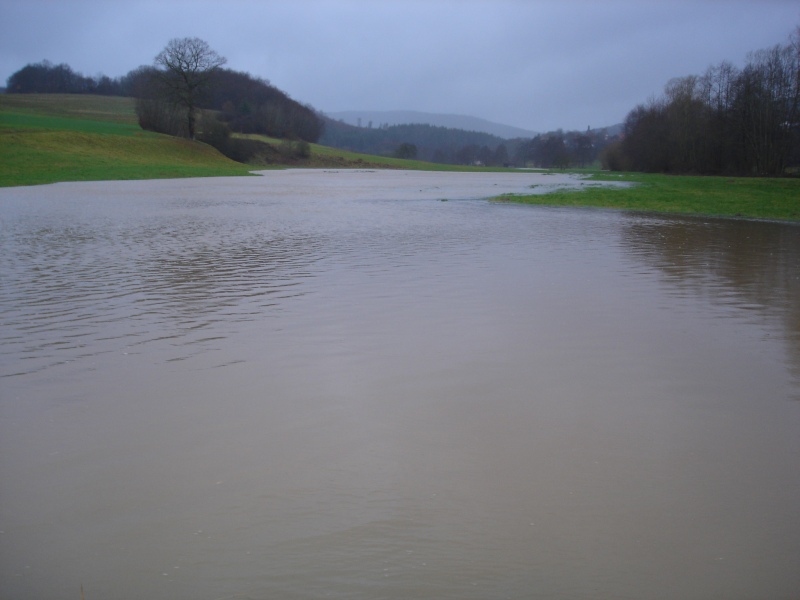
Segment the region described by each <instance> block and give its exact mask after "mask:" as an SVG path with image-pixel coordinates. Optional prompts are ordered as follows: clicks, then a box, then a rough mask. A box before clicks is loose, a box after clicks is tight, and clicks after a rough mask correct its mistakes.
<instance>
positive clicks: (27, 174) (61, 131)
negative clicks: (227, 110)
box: [0, 94, 474, 186]
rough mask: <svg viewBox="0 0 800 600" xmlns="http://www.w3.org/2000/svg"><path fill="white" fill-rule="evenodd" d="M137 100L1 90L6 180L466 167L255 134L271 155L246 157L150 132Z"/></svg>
mask: <svg viewBox="0 0 800 600" xmlns="http://www.w3.org/2000/svg"><path fill="white" fill-rule="evenodd" d="M134 104H135V101H134V100H133V99H132V98H120V97H108V96H90V95H70V94H0V186H15V185H35V184H42V183H53V182H57V181H96V180H119V179H162V178H175V177H215V176H226V175H227V176H230V175H248V174H249V173H250V172H251V171H253V170H256V169H264V168H269V167H280V166H292V167H341V168H364V167H367V168H396V169H397V168H400V169H424V170H438V169H447V170H460V169H458V168H453V167H449V166H445V165H433V164H430V163H423V162H421V161H408V160H400V159H395V158H386V157H378V156H371V155H366V154H357V153H354V152H347V151H345V150H337V149H334V148H328V147H325V146H320V145H317V144H311V145H310V146H311V155H310V156H309V157H307V158H286V159H284V158H282V156H281V151H280V145H281V143H282V140H276V139H273V138H267V137H264V136H248V137H254V138H257V139H259V140H260V141H262V142H264V144H266V145H265V149H266V150H267V152H266V154H267V156H266V158H265V159H264V160H257V161H255V162H253V163H251V164H242V163H238V162H235V161H233V160H230V159H229V158H226V157H225V156H223V155H222V154H221V153H220V152H218V151H217V150H215V149H214V148H212V147H211V146H209V145H207V144H203V143H200V142H196V141H191V140H186V139H181V138H175V137H172V136H167V135H161V134H157V133H153V132H149V131H143V130H142V129H141V128H140V127H139V125H138V123H137V120H136V114H135V111H134ZM465 170H466V168H465ZM469 170H474V169H469Z"/></svg>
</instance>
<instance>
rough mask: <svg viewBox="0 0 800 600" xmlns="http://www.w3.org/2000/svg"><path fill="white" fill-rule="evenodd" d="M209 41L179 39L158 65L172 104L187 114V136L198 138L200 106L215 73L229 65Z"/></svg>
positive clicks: (167, 97)
mask: <svg viewBox="0 0 800 600" xmlns="http://www.w3.org/2000/svg"><path fill="white" fill-rule="evenodd" d="M226 62H227V61H226V59H225V58H224V57H222V56H220V55H219V54H217V53H216V52H215V51H214V50H212V49H211V47H210V46H209V45H208V43H207V42H205V41H203V40H201V39H199V38H196V37H187V38H175V39H172V40H170V42H169V43H168V44H167V45H166V47H165V48H164V49H163V50H162V51H161V52H160V53H159V54H158V56H156V58H155V61H154V64H155V67H156V69H157V72H158V79H159V81H160V83H161V86H162V89H163V92H164V94H165V96H166V99H167V101H168V102H170V103H171V104H173V105H174V106H176V107H179V108H180V109H181V110H182V111H184V112H185V115H186V134H187V135H188V136H189V137H190V138H192V139H194V137H195V123H196V119H197V114H196V113H197V107H198V102H199V101H200V99H201V97H202V96H203V94H204V93H205V92H206V91H207V89H208V85H209V82H210V80H211V76H212V74H213V73H214V71H215V70H217V69H218V68H219V67H221V66H222V65H224V64H225V63H226Z"/></svg>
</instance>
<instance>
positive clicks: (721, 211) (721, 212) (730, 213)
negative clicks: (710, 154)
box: [498, 171, 800, 221]
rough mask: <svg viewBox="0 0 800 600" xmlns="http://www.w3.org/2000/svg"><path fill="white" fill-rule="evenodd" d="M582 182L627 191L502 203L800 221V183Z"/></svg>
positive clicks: (598, 174) (638, 178)
mask: <svg viewBox="0 0 800 600" xmlns="http://www.w3.org/2000/svg"><path fill="white" fill-rule="evenodd" d="M584 181H597V182H600V181H619V182H625V183H629V184H632V185H630V186H629V187H624V188H621V187H598V186H594V185H585V186H581V187H580V188H574V189H557V190H554V191H552V192H549V193H545V194H531V195H511V194H509V195H504V196H500V197H499V198H498V200H503V201H511V202H521V203H525V204H539V205H548V206H592V207H599V208H614V209H623V210H633V211H648V212H665V213H680V214H690V215H708V216H724V217H746V218H756V219H778V220H787V221H800V179H797V178H788V177H786V178H767V177H701V176H691V175H685V176H684V175H661V174H650V173H610V172H605V171H595V172H590V173H589V175H588V177H587V178H586V179H585V180H584Z"/></svg>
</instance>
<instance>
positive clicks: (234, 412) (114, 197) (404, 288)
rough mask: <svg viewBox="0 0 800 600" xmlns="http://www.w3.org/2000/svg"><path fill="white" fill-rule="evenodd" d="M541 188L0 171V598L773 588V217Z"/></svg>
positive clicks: (792, 228)
mask: <svg viewBox="0 0 800 600" xmlns="http://www.w3.org/2000/svg"><path fill="white" fill-rule="evenodd" d="M567 181H569V180H568V179H563V180H562V179H559V178H558V177H557V176H545V175H541V174H535V173H525V174H516V173H513V174H453V173H413V172H385V171H377V172H367V171H324V170H318V171H299V170H289V171H276V172H267V173H265V175H264V176H262V177H252V178H236V179H227V178H224V179H194V180H179V181H152V182H115V183H72V184H56V185H49V186H39V187H30V188H10V189H2V190H0V218H1V219H2V221H1V222H0V311H1V312H0V375H2V377H0V596H1V597H3V598H9V599H11V598H14V599H29V598H30V599H34V598H36V599H39V598H80V597H81V596H80V594H81V587H82V588H83V590H84V594H85V598H86V599H87V600H96V599H100V598H148V599H150V600H155V599H161V598H163V599H186V600H189V599H191V600H217V599H222V598H236V599H246V598H252V599H257V598H286V599H292V598H296V599H316V598H392V599H394V598H398V599H399V598H403V599H406V598H420V599H421V598H426V599H427V598H453V599H470V598H474V599H479V598H480V599H485V598H492V599H494V598H515V599H516V598H526V599H531V598H534V599H538V598H541V599H551V598H565V599H566V598H569V599H576V598H577V599H589V598H592V599H594V598H636V599H643V598H655V599H661V598H663V599H667V598H669V599H674V598H695V599H705V598H726V599H752V598H770V599H781V598H785V599H789V598H796V597H797V593H798V590H800V569H798V565H800V511H798V507H800V504H799V502H800V227H798V226H797V225H792V224H781V223H768V222H753V221H746V220H731V219H729V220H723V219H710V218H687V217H667V216H662V215H652V214H637V213H625V212H616V211H604V210H593V209H580V210H576V209H554V208H545V207H530V206H519V205H511V204H497V203H490V202H487V201H486V198H487V197H489V196H493V195H496V194H498V193H502V192H522V191H525V189H526V188H527V186H530V185H533V184H542V183H546V184H552V183H559V182H567ZM537 189H539V188H537ZM443 200H447V201H446V202H445V201H443Z"/></svg>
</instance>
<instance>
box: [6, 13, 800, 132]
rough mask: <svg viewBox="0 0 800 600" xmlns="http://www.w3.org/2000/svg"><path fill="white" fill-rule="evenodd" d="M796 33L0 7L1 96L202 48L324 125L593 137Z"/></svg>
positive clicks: (784, 16)
mask: <svg viewBox="0 0 800 600" xmlns="http://www.w3.org/2000/svg"><path fill="white" fill-rule="evenodd" d="M798 25H800V4H798V3H797V2H796V1H794V0H793V1H789V0H785V1H784V0H759V1H741V0H691V1H690V0H635V1H619V0H612V1H606V0H594V1H589V0H585V1H579V0H561V1H558V2H555V1H552V2H550V1H534V0H527V1H523V0H286V1H280V0H275V1H270V0H260V1H258V0H224V1H223V0H217V1H203V0H191V1H189V0H157V1H136V0H126V1H123V0H94V1H90V0H83V1H81V0H50V1H48V0H0V81H2V83H3V84H4V83H5V80H6V79H7V78H8V77H9V76H10V75H11V74H12V73H13V72H14V71H16V70H18V69H20V68H22V67H23V66H24V65H26V64H28V63H31V62H39V61H41V60H43V59H48V60H50V61H52V62H54V63H61V62H65V63H67V64H69V65H70V66H71V67H72V68H73V69H74V70H76V71H79V72H81V73H83V74H84V75H96V74H98V73H103V74H106V75H109V76H112V77H117V76H120V75H124V74H125V73H127V72H128V71H129V70H131V69H133V68H135V67H138V66H140V65H143V64H151V63H152V60H153V57H154V56H155V55H156V54H157V53H158V52H159V51H160V50H161V49H162V48H163V47H164V45H165V44H166V43H167V42H168V41H169V40H170V39H171V38H173V37H186V36H197V37H200V38H203V39H204V40H206V41H207V42H209V44H210V45H211V47H212V48H214V49H215V50H216V51H217V52H219V53H220V54H222V55H223V56H225V57H227V59H228V65H227V66H228V67H229V68H232V69H236V70H240V71H247V72H249V73H251V74H253V75H257V76H259V77H263V78H265V79H268V80H269V81H271V82H272V83H273V84H274V85H275V86H277V87H278V88H280V89H282V90H283V91H285V92H287V93H288V94H289V95H291V96H292V97H293V98H295V99H296V100H299V101H301V102H305V103H309V104H311V105H312V106H314V108H316V109H318V110H321V111H331V112H332V111H339V110H351V109H352V110H395V109H408V110H419V111H427V112H439V113H456V114H465V115H471V116H476V117H482V118H484V119H489V120H492V121H496V122H500V123H504V124H508V125H515V126H518V127H523V128H527V129H532V130H536V131H545V130H551V129H555V128H559V127H561V128H564V129H584V128H586V127H587V126H592V127H601V126H605V125H611V124H614V123H618V122H620V121H622V120H623V119H624V117H625V115H626V114H627V113H628V111H629V110H630V109H632V108H633V107H634V106H635V105H636V104H638V103H641V102H644V101H646V100H647V99H648V98H649V97H651V96H653V95H657V94H659V93H660V92H661V90H662V88H663V86H664V84H665V83H666V82H667V81H668V80H669V79H670V78H672V77H680V76H684V75H691V74H701V73H702V72H704V71H705V69H706V68H707V67H708V66H709V65H711V64H718V63H719V62H721V61H722V60H729V61H731V62H733V63H734V64H736V65H741V64H743V63H744V61H745V58H746V54H747V53H748V52H749V51H751V50H758V49H761V48H766V47H769V46H772V45H774V44H778V43H784V42H785V41H786V40H787V38H788V36H789V34H790V33H791V32H792V30H793V29H794V28H795V27H796V26H798Z"/></svg>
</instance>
